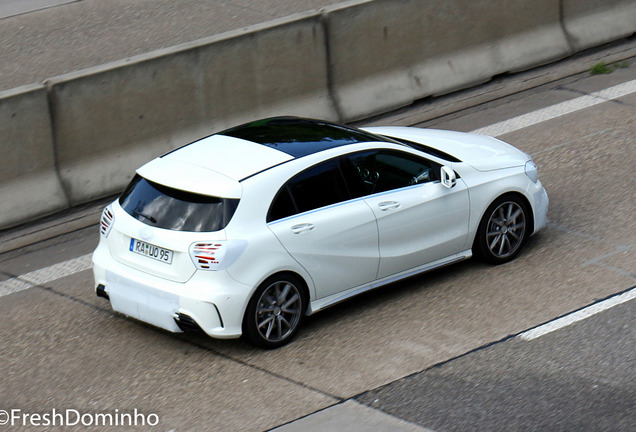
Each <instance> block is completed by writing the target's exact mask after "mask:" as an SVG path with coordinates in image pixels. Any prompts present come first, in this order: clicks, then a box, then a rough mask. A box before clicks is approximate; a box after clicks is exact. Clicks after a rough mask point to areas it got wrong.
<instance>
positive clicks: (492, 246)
mask: <svg viewBox="0 0 636 432" xmlns="http://www.w3.org/2000/svg"><path fill="white" fill-rule="evenodd" d="M529 220H530V219H529V213H528V207H527V205H526V203H525V202H524V201H523V200H522V199H521V198H519V197H518V196H515V195H504V196H501V197H499V198H497V199H496V200H495V202H493V203H492V204H491V205H490V206H489V207H488V209H487V210H486V213H485V214H484V217H483V219H482V220H481V222H480V223H479V228H478V229H477V236H476V237H475V242H474V244H473V251H474V252H475V254H476V255H477V257H478V258H481V259H482V260H484V261H486V262H489V263H492V264H503V263H506V262H508V261H511V260H513V259H514V258H515V257H516V256H517V255H518V254H519V252H520V251H521V249H522V247H523V245H524V244H525V242H526V239H527V237H528V235H529V231H528V229H529V227H528V221H529Z"/></svg>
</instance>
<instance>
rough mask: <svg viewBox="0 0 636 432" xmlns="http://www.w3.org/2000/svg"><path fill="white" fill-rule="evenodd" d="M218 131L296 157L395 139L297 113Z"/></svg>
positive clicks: (220, 133)
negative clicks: (296, 115)
mask: <svg viewBox="0 0 636 432" xmlns="http://www.w3.org/2000/svg"><path fill="white" fill-rule="evenodd" d="M219 135H226V136H231V137H234V138H240V139H244V140H247V141H252V142H255V143H258V144H262V145H265V146H268V147H271V148H273V149H276V150H279V151H282V152H284V153H287V154H288V155H290V156H293V157H296V158H298V157H302V156H306V155H309V154H312V153H316V152H319V151H322V150H327V149H330V148H334V147H339V146H343V145H347V144H355V143H362V142H370V141H376V142H377V141H385V142H395V141H392V140H389V139H387V138H384V137H381V136H378V135H374V134H371V133H368V132H364V131H361V130H358V129H353V128H349V127H346V126H341V125H337V124H334V123H329V122H325V121H321V120H310V119H303V118H297V117H274V118H269V119H265V120H258V121H255V122H252V123H247V124H244V125H241V126H237V127H234V128H231V129H228V130H225V131H223V132H219Z"/></svg>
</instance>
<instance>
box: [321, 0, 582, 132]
mask: <svg viewBox="0 0 636 432" xmlns="http://www.w3.org/2000/svg"><path fill="white" fill-rule="evenodd" d="M389 10H390V11H391V12H390V13H387V11H389ZM326 13H327V15H328V23H329V27H328V29H329V30H328V31H329V48H330V54H331V68H332V78H333V86H334V88H335V89H336V90H335V97H336V101H337V103H338V105H339V107H340V109H341V110H342V113H343V115H344V117H345V118H346V119H347V120H351V119H360V118H364V117H365V116H368V115H371V114H375V113H377V112H378V111H382V110H390V109H393V108H396V107H399V106H403V105H405V104H407V103H410V102H412V101H414V100H417V99H420V98H423V97H426V96H430V95H438V94H442V93H448V92H450V91H453V90H457V89H460V88H464V87H468V86H472V85H474V84H478V83H481V82H484V81H487V80H489V79H490V78H491V77H492V76H494V75H496V74H500V73H503V72H508V71H516V70H520V69H524V68H529V67H531V66H536V65H539V64H543V63H547V62H549V61H552V60H555V59H559V58H562V57H564V56H566V55H568V54H569V53H570V47H569V45H568V43H567V39H566V38H565V35H564V34H563V32H562V30H561V26H560V20H559V1H558V0H533V1H527V0H489V1H484V0H473V1H466V0H439V1H421V0H379V1H361V2H358V3H357V4H352V5H347V6H344V7H343V6H341V7H334V8H331V9H327V10H326Z"/></svg>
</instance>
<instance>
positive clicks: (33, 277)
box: [0, 254, 93, 297]
mask: <svg viewBox="0 0 636 432" xmlns="http://www.w3.org/2000/svg"><path fill="white" fill-rule="evenodd" d="M91 256H92V254H87V255H82V256H80V257H77V258H73V259H70V260H68V261H63V262H61V263H57V264H53V265H50V266H48V267H44V268H41V269H39V270H34V271H32V272H30V273H26V274H23V275H21V276H18V277H14V278H11V279H8V280H6V281H2V282H0V297H2V296H6V295H9V294H13V293H15V292H18V291H22V290H25V289H28V288H33V287H34V286H38V285H44V284H46V283H49V282H51V281H54V280H56V279H61V278H63V277H65V276H70V275H72V274H75V273H79V272H81V271H84V270H88V269H90V268H91V267H92V266H93V263H92V261H91Z"/></svg>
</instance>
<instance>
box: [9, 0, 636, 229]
mask: <svg viewBox="0 0 636 432" xmlns="http://www.w3.org/2000/svg"><path fill="white" fill-rule="evenodd" d="M635 5H636V2H635V1H633V0H632V1H620V0H533V1H527V0H488V1H486V0H427V1H424V0H374V1H370V0H355V1H350V2H348V3H343V4H340V5H337V6H333V7H329V8H326V9H323V10H321V11H314V12H309V13H305V14H300V15H295V16H292V17H288V18H284V19H281V20H276V21H272V22H269V23H265V24H261V25H257V26H253V27H250V28H248V29H244V30H241V31H236V32H230V33H226V34H223V35H220V36H217V37H212V38H208V39H202V40H199V41H195V42H192V43H190V44H186V45H182V46H178V47H173V48H170V49H166V50H162V51H157V52H153V53H150V54H147V55H143V56H138V57H135V58H132V59H127V60H124V61H120V62H116V63H111V64H108V65H105V66H102V67H97V68H92V69H89V70H84V71H80V72H77V73H73V74H68V75H64V76H60V77H55V78H53V79H51V80H49V81H48V82H47V83H46V84H47V85H46V86H45V87H42V86H33V87H30V88H24V89H21V90H20V89H18V90H15V91H12V92H5V93H3V94H0V150H1V151H2V156H1V157H2V159H1V160H0V161H1V168H2V171H1V172H0V203H1V204H0V206H1V207H0V210H1V211H0V229H4V228H7V227H11V226H13V225H16V224H19V223H21V222H26V221H28V220H30V219H34V218H37V217H39V216H42V215H45V214H47V213H51V212H54V211H56V210H59V209H62V208H66V207H68V206H72V205H76V204H79V203H84V202H88V201H90V200H94V199H97V198H101V197H105V196H108V195H111V194H115V193H117V192H119V191H121V190H122V188H123V187H124V186H125V185H126V183H127V182H128V181H129V179H130V178H131V177H132V175H133V174H134V171H135V168H137V167H138V166H140V165H141V164H143V163H144V162H146V161H148V160H149V159H151V158H153V157H155V156H158V155H160V154H162V153H164V152H166V151H169V150H171V149H173V148H175V147H178V146H181V145H183V144H185V143H187V142H190V141H192V140H195V139H198V138H201V137H203V136H206V135H209V134H211V133H214V132H216V131H218V130H221V129H223V128H226V127H229V126H233V125H236V124H239V123H242V122H245V121H249V120H252V119H255V118H262V117H267V116H273V115H289V114H292V115H299V116H307V117H316V118H323V119H328V120H339V121H343V122H346V121H352V120H357V119H360V118H363V117H365V116H368V115H374V114H379V113H382V112H386V111H388V110H391V109H394V108H397V107H401V106H405V105H408V104H410V103H411V102H413V101H414V100H417V99H420V98H423V97H426V96H431V95H433V96H435V95H440V94H443V93H448V92H451V91H453V90H457V89H460V88H465V87H469V86H472V85H475V84H478V83H481V82H485V81H487V80H489V79H490V78H491V77H493V76H494V75H497V74H501V73H504V72H509V71H517V70H522V69H526V68H531V67H533V66H537V65H540V64H543V63H547V62H550V61H553V60H555V59H559V58H562V57H564V56H566V55H568V54H571V53H573V52H575V51H577V50H581V49H584V48H587V47H589V46H593V45H596V44H600V43H604V42H607V41H609V40H613V39H617V38H620V37H624V36H627V35H629V34H631V33H633V32H634V31H636V19H635V18H634V16H635V15H634V14H635V13H636V12H635V11H634V9H635V7H636V6H635ZM52 131H53V132H52Z"/></svg>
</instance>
